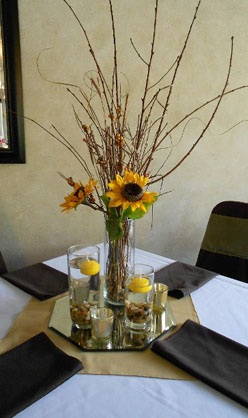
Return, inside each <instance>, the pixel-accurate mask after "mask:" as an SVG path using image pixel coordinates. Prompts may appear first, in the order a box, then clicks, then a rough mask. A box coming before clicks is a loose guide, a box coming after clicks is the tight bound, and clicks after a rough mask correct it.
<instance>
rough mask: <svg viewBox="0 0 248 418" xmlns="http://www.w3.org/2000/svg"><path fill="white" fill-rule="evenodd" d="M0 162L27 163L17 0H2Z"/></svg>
mask: <svg viewBox="0 0 248 418" xmlns="http://www.w3.org/2000/svg"><path fill="white" fill-rule="evenodd" d="M0 24H1V31H0V163H25V143H24V121H23V118H22V117H21V116H18V115H23V97H22V74H21V54H20V36H19V20H18V4H17V0H0Z"/></svg>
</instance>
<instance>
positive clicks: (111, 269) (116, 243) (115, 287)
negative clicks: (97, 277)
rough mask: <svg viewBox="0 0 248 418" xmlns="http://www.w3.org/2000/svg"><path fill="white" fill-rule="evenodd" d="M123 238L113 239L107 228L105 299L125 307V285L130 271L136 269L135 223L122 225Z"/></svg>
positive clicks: (130, 222) (130, 221)
mask: <svg viewBox="0 0 248 418" xmlns="http://www.w3.org/2000/svg"><path fill="white" fill-rule="evenodd" d="M113 222H115V221H113ZM121 227H122V229H123V236H122V238H117V239H112V238H111V235H110V233H109V232H108V231H109V229H112V228H111V220H108V228H107V227H106V228H105V242H104V257H105V272H104V275H105V299H106V301H107V302H108V303H110V304H113V305H123V306H124V305H125V284H126V280H127V279H128V276H129V273H130V271H131V270H132V269H133V267H134V252H135V230H134V221H133V220H132V219H125V220H124V221H122V223H121Z"/></svg>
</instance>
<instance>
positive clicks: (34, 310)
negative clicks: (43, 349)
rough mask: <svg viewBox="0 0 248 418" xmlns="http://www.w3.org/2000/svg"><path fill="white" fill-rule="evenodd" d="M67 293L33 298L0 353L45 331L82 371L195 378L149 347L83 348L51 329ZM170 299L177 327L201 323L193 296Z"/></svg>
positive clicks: (84, 372) (10, 332)
mask: <svg viewBox="0 0 248 418" xmlns="http://www.w3.org/2000/svg"><path fill="white" fill-rule="evenodd" d="M65 295H66V293H65V294H63V295H60V296H57V297H54V298H52V299H49V300H46V301H43V302H41V301H39V300H37V299H35V298H32V299H31V300H30V302H29V303H28V304H27V306H26V307H25V308H24V310H23V311H22V312H21V314H20V315H19V316H18V317H17V319H16V321H15V322H14V324H13V326H12V327H11V328H10V330H9V332H8V334H7V335H6V337H5V338H4V339H2V340H0V341H1V344H0V354H2V353H4V352H5V351H7V350H10V349H11V348H13V347H15V346H17V345H19V344H21V343H23V342H24V341H26V340H28V339H29V338H31V337H33V336H34V335H36V334H38V333H39V332H41V331H43V332H45V333H46V334H47V336H48V337H49V338H50V339H51V340H52V341H53V342H54V344H56V345H57V347H59V348H60V349H61V350H63V351H64V352H65V353H67V354H68V355H70V356H73V357H76V358H78V359H79V360H80V361H81V362H82V363H83V365H84V369H83V370H82V371H81V372H79V373H83V374H104V375H124V376H143V377H156V378H162V379H181V380H195V378H194V377H192V376H190V375H189V374H187V373H186V372H184V371H182V370H181V369H179V368H178V367H176V366H174V365H173V364H171V363H169V362H167V361H166V360H164V359H162V358H160V357H159V356H157V355H156V354H154V353H153V352H152V351H151V350H150V349H147V350H145V351H139V352H132V351H131V352H130V351H129V352H125V351H120V352H109V353H108V352H102V353H99V352H85V351H81V350H80V349H79V348H78V347H77V346H75V345H74V344H72V343H70V342H69V341H67V340H66V339H65V338H63V337H61V336H60V335H58V334H56V333H55V332H53V331H52V330H50V329H48V325H49V321H50V317H51V314H52V311H53V306H54V302H55V300H57V299H59V298H60V297H63V296H65ZM169 302H170V307H171V310H172V313H173V316H174V319H175V321H176V323H177V324H178V325H177V328H176V329H178V327H180V326H181V324H182V323H184V322H185V321H186V320H187V319H192V320H193V321H195V322H199V320H198V317H197V313H196V311H195V309H194V305H193V303H192V300H191V298H190V296H186V297H184V298H183V299H180V300H177V299H172V298H169ZM174 331H175V330H174Z"/></svg>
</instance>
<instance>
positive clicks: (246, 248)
mask: <svg viewBox="0 0 248 418" xmlns="http://www.w3.org/2000/svg"><path fill="white" fill-rule="evenodd" d="M196 266H197V267H201V268H204V269H206V270H210V271H214V272H216V273H219V274H222V275H224V276H227V277H231V278H233V279H236V280H240V281H242V282H246V283H248V203H245V202H234V201H224V202H220V203H219V204H217V205H216V206H215V207H214V208H213V210H212V212H211V214H210V217H209V221H208V224H207V227H206V231H205V234H204V237H203V241H202V244H201V248H200V251H199V254H198V257H197V261H196Z"/></svg>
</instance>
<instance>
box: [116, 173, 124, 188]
mask: <svg viewBox="0 0 248 418" xmlns="http://www.w3.org/2000/svg"><path fill="white" fill-rule="evenodd" d="M116 183H117V184H118V185H119V186H122V185H123V183H124V181H123V178H122V177H121V176H120V175H119V174H116Z"/></svg>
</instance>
